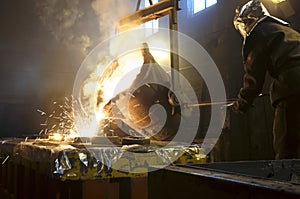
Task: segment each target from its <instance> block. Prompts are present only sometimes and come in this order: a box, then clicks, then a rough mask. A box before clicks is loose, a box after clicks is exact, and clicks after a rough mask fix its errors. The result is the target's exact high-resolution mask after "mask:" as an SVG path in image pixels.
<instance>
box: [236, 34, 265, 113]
mask: <svg viewBox="0 0 300 199" xmlns="http://www.w3.org/2000/svg"><path fill="white" fill-rule="evenodd" d="M266 46H267V45H266V42H265V39H264V37H263V36H262V35H261V34H259V32H258V33H253V34H252V35H251V36H250V37H249V38H248V40H247V43H246V44H245V46H244V70H245V75H244V79H243V87H242V88H241V89H240V92H239V94H238V100H237V102H236V103H235V105H234V107H235V109H236V110H237V111H239V112H243V113H244V112H246V111H247V110H248V109H249V107H251V106H252V103H253V100H254V99H255V97H257V96H258V95H259V94H260V93H261V92H262V88H263V85H264V81H265V76H266V72H267V66H268V64H269V62H270V59H269V52H268V49H267V47H266Z"/></svg>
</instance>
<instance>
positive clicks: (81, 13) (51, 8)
mask: <svg viewBox="0 0 300 199" xmlns="http://www.w3.org/2000/svg"><path fill="white" fill-rule="evenodd" d="M34 1H35V6H36V11H37V14H38V16H39V18H40V20H41V21H42V23H43V24H44V25H45V26H46V27H47V29H48V30H49V31H50V32H51V33H52V34H53V36H54V37H55V38H56V39H57V40H58V41H59V42H62V43H63V44H65V45H67V46H70V47H76V48H79V49H80V51H81V53H82V54H83V55H87V53H88V52H89V51H90V50H91V49H92V48H93V47H95V46H96V45H97V44H98V43H100V42H101V41H103V40H105V39H108V38H109V37H110V36H113V34H115V33H116V25H117V22H118V18H120V17H122V16H124V15H126V14H128V13H130V12H133V11H134V7H135V5H134V4H135V3H133V2H132V1H130V0H92V1H79V0H34Z"/></svg>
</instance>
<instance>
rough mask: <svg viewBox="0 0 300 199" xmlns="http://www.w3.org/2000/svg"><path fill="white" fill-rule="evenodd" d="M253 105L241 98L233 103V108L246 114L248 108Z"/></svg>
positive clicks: (236, 111)
mask: <svg viewBox="0 0 300 199" xmlns="http://www.w3.org/2000/svg"><path fill="white" fill-rule="evenodd" d="M250 107H252V104H250V103H249V102H247V101H246V100H245V99H243V98H239V99H238V100H237V101H235V102H234V103H233V105H232V110H233V112H235V113H240V114H244V113H246V112H247V111H248V109H249V108H250Z"/></svg>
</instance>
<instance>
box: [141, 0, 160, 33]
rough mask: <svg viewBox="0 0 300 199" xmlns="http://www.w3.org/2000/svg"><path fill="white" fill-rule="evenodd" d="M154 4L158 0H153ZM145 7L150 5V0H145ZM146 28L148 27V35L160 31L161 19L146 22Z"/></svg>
mask: <svg viewBox="0 0 300 199" xmlns="http://www.w3.org/2000/svg"><path fill="white" fill-rule="evenodd" d="M152 3H153V4H156V3H158V0H152ZM144 4H145V7H148V6H150V3H149V0H144ZM144 28H147V30H146V35H147V36H150V35H152V34H154V33H156V32H158V28H159V21H158V19H155V20H151V21H148V22H146V23H145V24H144Z"/></svg>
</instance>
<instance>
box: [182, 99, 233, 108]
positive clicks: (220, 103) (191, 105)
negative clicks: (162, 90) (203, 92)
mask: <svg viewBox="0 0 300 199" xmlns="http://www.w3.org/2000/svg"><path fill="white" fill-rule="evenodd" d="M234 102H235V100H232V101H226V102H203V103H199V104H184V107H186V108H192V107H204V106H217V105H222V106H232V105H233V103H234Z"/></svg>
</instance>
